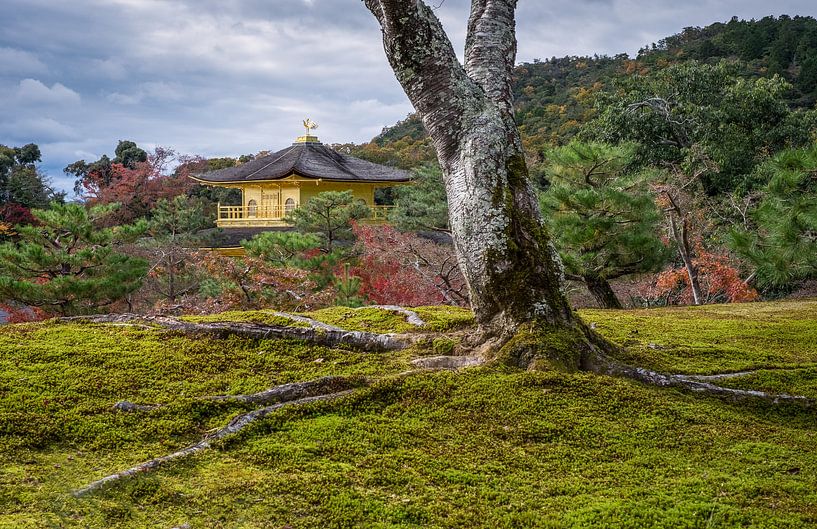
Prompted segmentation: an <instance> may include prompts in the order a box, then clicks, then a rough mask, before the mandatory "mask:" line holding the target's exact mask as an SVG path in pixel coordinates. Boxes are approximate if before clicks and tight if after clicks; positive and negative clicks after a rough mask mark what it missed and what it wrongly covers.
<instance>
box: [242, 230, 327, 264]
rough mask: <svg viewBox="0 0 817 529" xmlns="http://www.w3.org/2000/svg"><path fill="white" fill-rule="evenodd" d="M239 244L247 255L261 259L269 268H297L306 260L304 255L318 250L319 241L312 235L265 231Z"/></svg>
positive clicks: (318, 238)
mask: <svg viewBox="0 0 817 529" xmlns="http://www.w3.org/2000/svg"><path fill="white" fill-rule="evenodd" d="M241 244H242V246H243V247H244V249H245V250H246V251H247V255H251V256H253V257H258V258H260V259H263V260H264V261H266V262H267V263H269V264H270V265H271V266H277V267H285V266H290V267H293V268H297V267H298V265H300V264H302V263H303V261H304V260H306V259H308V257H306V254H313V253H314V252H313V250H317V249H318V248H320V246H321V239H320V237H318V236H317V235H315V234H312V233H299V232H297V231H283V232H282V231H267V232H264V233H259V234H258V235H256V236H255V237H253V238H252V239H250V240H249V241H243V242H242V243H241Z"/></svg>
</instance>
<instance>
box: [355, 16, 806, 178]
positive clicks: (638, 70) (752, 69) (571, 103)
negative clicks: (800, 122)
mask: <svg viewBox="0 0 817 529" xmlns="http://www.w3.org/2000/svg"><path fill="white" fill-rule="evenodd" d="M724 59H726V60H731V61H734V62H736V63H737V64H738V65H739V71H740V72H741V75H744V76H746V77H771V76H773V75H775V74H779V75H781V76H782V77H784V78H786V79H787V80H788V81H789V82H790V83H792V85H793V89H792V91H791V93H790V94H788V99H789V101H790V103H791V105H792V106H793V107H812V106H814V104H815V102H817V20H815V19H814V18H812V17H800V16H796V17H789V16H785V15H783V16H781V17H779V18H775V17H766V18H763V19H761V20H749V21H746V20H738V19H737V18H736V17H735V18H733V19H732V20H730V21H729V22H726V23H721V22H718V23H715V24H712V25H710V26H707V27H704V28H700V27H690V28H685V29H684V30H683V31H681V32H680V33H678V34H676V35H673V36H671V37H667V38H665V39H662V40H661V41H659V42H657V43H653V44H651V45H649V46H645V47H644V48H642V49H641V50H640V51H639V53H638V56H637V57H635V58H631V57H629V56H628V55H627V54H620V55H616V56H614V57H609V56H599V55H596V56H593V57H562V58H556V57H552V58H550V59H546V60H534V62H532V63H524V64H520V65H519V66H517V68H516V72H515V75H514V94H515V97H516V117H517V121H518V123H519V128H520V130H521V132H522V138H523V142H524V143H525V147H526V149H527V151H528V154H529V156H530V157H531V158H532V160H533V161H534V162H535V161H536V160H537V157H538V155H539V153H541V151H542V149H543V148H544V147H545V146H548V145H559V144H563V143H565V142H567V141H568V140H569V139H570V138H571V137H572V136H574V135H575V134H576V133H577V132H578V130H579V128H580V127H581V125H582V124H583V123H585V122H587V121H588V120H590V119H592V117H593V115H594V110H593V108H592V106H591V99H592V94H593V93H594V92H596V91H599V90H608V89H610V88H611V87H612V86H613V84H614V82H615V80H616V79H617V78H622V77H626V76H629V75H635V74H645V73H648V72H650V71H653V70H655V69H661V68H665V67H667V66H669V65H671V64H677V63H683V62H686V61H690V60H697V61H700V62H705V63H715V62H718V61H721V60H724ZM345 147H347V148H348V149H349V150H350V151H351V152H353V153H354V154H355V155H357V156H361V157H363V158H368V159H371V160H373V161H377V162H379V163H388V164H391V165H397V166H401V167H412V166H415V165H418V164H419V163H422V162H424V161H432V160H434V159H435V155H434V151H433V148H432V146H431V144H430V143H429V141H428V140H427V138H426V136H425V131H424V130H423V127H422V124H421V123H420V120H419V119H418V118H417V117H416V116H415V115H412V116H409V117H408V118H407V119H405V120H404V121H401V122H399V123H397V124H395V125H394V126H392V127H388V128H386V129H384V130H383V132H382V133H381V134H379V135H378V136H377V137H375V138H374V139H373V140H372V141H371V142H370V143H369V144H364V145H350V146H345Z"/></svg>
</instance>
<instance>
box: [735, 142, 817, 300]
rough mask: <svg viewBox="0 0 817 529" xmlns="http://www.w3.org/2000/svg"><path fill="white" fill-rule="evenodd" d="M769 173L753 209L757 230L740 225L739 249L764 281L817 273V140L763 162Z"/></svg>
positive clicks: (776, 282) (777, 283)
mask: <svg viewBox="0 0 817 529" xmlns="http://www.w3.org/2000/svg"><path fill="white" fill-rule="evenodd" d="M760 172H763V173H766V176H765V177H764V179H768V182H769V183H768V184H767V185H766V187H765V189H764V193H763V195H762V196H763V198H762V200H761V202H760V204H759V205H758V207H757V208H756V209H755V210H754V211H753V212H752V213H750V217H751V219H752V220H753V221H754V222H755V223H756V226H757V228H756V230H754V231H749V230H734V231H732V233H731V242H732V246H733V247H734V249H735V250H736V251H737V252H738V253H739V254H740V255H741V256H743V257H744V258H746V260H748V261H749V263H751V265H752V266H753V267H754V269H755V275H756V279H757V283H758V284H759V285H761V286H764V287H765V286H785V285H789V284H791V283H793V282H796V281H799V280H802V279H808V278H813V277H817V146H814V147H811V148H808V149H798V150H789V151H784V152H782V153H780V154H779V155H778V156H776V157H775V158H774V159H773V160H771V161H770V162H769V163H768V164H766V165H764V166H763V167H761V168H760Z"/></svg>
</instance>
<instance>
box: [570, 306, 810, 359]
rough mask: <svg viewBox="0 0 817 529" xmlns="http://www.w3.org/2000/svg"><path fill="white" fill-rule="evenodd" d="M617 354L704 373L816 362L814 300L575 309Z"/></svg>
mask: <svg viewBox="0 0 817 529" xmlns="http://www.w3.org/2000/svg"><path fill="white" fill-rule="evenodd" d="M579 314H580V315H581V316H582V318H583V319H584V320H585V321H586V322H587V323H589V324H593V325H595V326H596V329H597V330H598V331H599V332H600V333H601V334H602V335H603V336H605V337H606V338H608V339H610V340H612V341H614V342H615V343H617V344H619V345H622V346H624V348H625V351H624V353H623V355H622V357H621V359H622V360H624V361H627V362H629V363H631V364H633V365H640V366H643V367H648V368H652V369H657V370H659V371H669V372H679V373H697V374H707V373H713V372H727V371H744V370H747V369H760V368H764V367H771V366H778V367H796V366H802V365H803V364H804V363H805V364H811V365H815V364H817V301H793V302H784V303H746V304H738V305H707V306H701V307H673V308H662V309H641V310H612V311H611V310H581V311H579Z"/></svg>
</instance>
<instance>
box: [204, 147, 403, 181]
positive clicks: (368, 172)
mask: <svg viewBox="0 0 817 529" xmlns="http://www.w3.org/2000/svg"><path fill="white" fill-rule="evenodd" d="M293 173H296V174H298V175H299V176H302V177H305V178H315V179H323V180H333V181H338V182H395V183H396V182H408V181H409V180H410V177H409V173H408V172H407V171H403V170H400V169H395V168H393V167H387V166H385V165H378V164H376V163H372V162H367V161H365V160H361V159H360V158H355V157H354V156H349V155H346V154H341V153H339V152H337V151H336V150H334V149H332V148H331V147H327V146H326V145H324V144H322V143H317V142H309V143H295V144H293V145H292V146H291V147H287V148H286V149H283V150H281V151H278V152H276V153H273V154H268V155H267V156H262V157H260V158H256V159H255V160H252V161H249V162H247V163H245V164H242V165H239V166H237V167H228V168H226V169H221V170H218V171H212V172H209V173H202V174H198V175H195V177H196V178H197V179H198V180H201V181H203V182H212V183H222V182H225V183H226V182H252V181H256V180H279V179H281V178H286V177H287V176H289V175H291V174H293Z"/></svg>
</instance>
